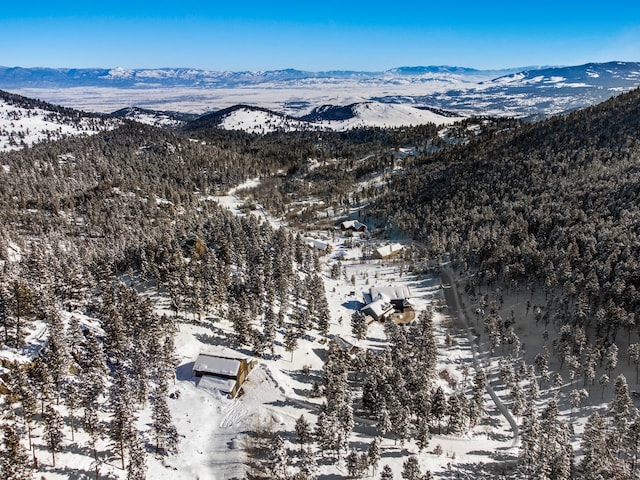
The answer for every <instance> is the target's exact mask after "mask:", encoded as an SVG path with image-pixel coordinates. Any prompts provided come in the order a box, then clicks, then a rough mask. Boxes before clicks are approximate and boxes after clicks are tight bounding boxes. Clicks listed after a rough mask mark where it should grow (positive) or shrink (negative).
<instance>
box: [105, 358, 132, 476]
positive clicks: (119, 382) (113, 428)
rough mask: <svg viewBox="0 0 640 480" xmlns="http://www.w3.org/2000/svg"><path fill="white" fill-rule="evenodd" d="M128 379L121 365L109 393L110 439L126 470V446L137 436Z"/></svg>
mask: <svg viewBox="0 0 640 480" xmlns="http://www.w3.org/2000/svg"><path fill="white" fill-rule="evenodd" d="M128 383H129V382H128V379H127V376H126V373H125V370H124V367H123V366H121V365H117V366H116V373H115V378H114V379H113V383H112V386H111V389H110V392H109V397H110V398H109V401H110V403H109V407H110V409H111V412H112V416H111V421H110V422H109V430H108V433H109V438H111V440H113V442H114V444H115V446H116V448H117V449H118V452H119V453H120V458H121V461H122V469H123V470H124V468H125V445H126V444H127V442H128V441H129V440H130V439H131V438H132V436H133V435H134V434H135V432H134V428H133V421H134V418H133V412H132V406H133V401H132V399H131V394H130V389H129V385H128Z"/></svg>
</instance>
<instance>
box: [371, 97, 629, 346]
mask: <svg viewBox="0 0 640 480" xmlns="http://www.w3.org/2000/svg"><path fill="white" fill-rule="evenodd" d="M639 132H640V91H639V90H635V91H633V92H631V93H629V94H625V95H621V96H619V97H616V98H613V99H611V100H610V101H608V102H606V103H604V104H601V105H598V106H595V107H591V108H588V109H585V110H581V111H578V112H574V113H572V114H570V115H568V116H559V117H555V118H553V119H550V120H548V121H545V122H542V123H539V124H533V125H528V124H521V125H519V126H518V127H517V128H515V129H514V130H511V131H502V132H493V133H491V134H488V135H482V136H480V137H479V138H477V139H475V140H474V141H472V142H470V143H469V144H467V145H460V146H457V147H455V148H453V149H452V150H448V151H446V152H442V153H436V154H433V155H428V156H424V157H423V158H422V159H421V161H420V162H419V163H417V164H416V165H415V166H414V167H413V168H412V169H410V170H408V171H407V172H405V173H404V174H403V175H399V176H396V177H394V178H393V179H392V181H391V182H390V183H389V184H388V187H387V190H386V193H385V194H384V195H383V196H382V197H381V198H380V199H378V200H377V201H376V202H375V205H374V206H373V207H372V209H371V212H370V214H373V215H376V216H383V217H389V218H392V219H393V221H394V222H395V223H396V224H397V226H398V227H399V228H400V229H401V230H407V231H410V232H412V233H413V235H414V236H415V237H416V238H417V239H421V240H422V241H424V242H426V243H427V244H428V245H429V247H430V249H431V251H432V252H433V254H434V255H442V254H443V253H444V252H449V253H451V255H452V257H453V258H455V259H456V260H457V261H458V262H459V263H460V264H463V265H465V266H466V268H468V269H469V270H470V271H474V272H475V271H478V272H480V274H481V275H482V276H484V277H486V278H487V279H489V280H495V279H496V278H500V279H504V280H507V281H513V282H520V283H524V284H526V283H527V282H541V283H543V284H544V286H545V288H546V289H548V290H549V291H550V290H552V289H554V288H556V287H557V288H559V289H561V291H562V294H563V298H564V305H565V306H566V308H568V309H569V312H565V313H566V314H567V315H570V316H571V321H572V322H577V323H579V324H582V325H584V326H589V325H593V326H597V332H598V335H604V336H605V337H607V338H608V339H609V341H615V338H616V333H617V332H618V330H619V329H620V328H625V329H627V330H630V329H632V328H633V327H634V325H635V312H636V311H638V308H639V307H640V295H639V294H638V290H639V289H640V277H638V254H639V253H640V252H639V248H640V243H639V242H638V232H639V231H640V198H639V195H640V171H639V170H638V168H639V167H638V166H639V165H640V136H639Z"/></svg>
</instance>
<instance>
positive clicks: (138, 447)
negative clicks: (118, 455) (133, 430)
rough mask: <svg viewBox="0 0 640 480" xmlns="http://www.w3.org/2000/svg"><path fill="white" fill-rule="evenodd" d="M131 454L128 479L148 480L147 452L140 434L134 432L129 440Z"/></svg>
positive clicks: (128, 464)
mask: <svg viewBox="0 0 640 480" xmlns="http://www.w3.org/2000/svg"><path fill="white" fill-rule="evenodd" d="M127 443H128V447H129V449H128V450H129V452H128V453H129V455H128V457H129V458H128V460H129V461H128V463H127V480H146V478H147V452H146V450H145V449H144V441H143V440H142V438H140V435H137V434H132V436H131V437H130V438H129V440H128V442H127Z"/></svg>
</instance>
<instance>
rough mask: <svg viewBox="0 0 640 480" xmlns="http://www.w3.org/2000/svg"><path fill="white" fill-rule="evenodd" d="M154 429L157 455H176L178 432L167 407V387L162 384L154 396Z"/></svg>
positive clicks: (152, 415) (152, 416) (155, 390)
mask: <svg viewBox="0 0 640 480" xmlns="http://www.w3.org/2000/svg"><path fill="white" fill-rule="evenodd" d="M151 398H152V414H151V418H152V419H153V423H152V429H153V437H154V439H155V443H156V453H158V452H159V451H160V450H162V451H163V452H167V453H175V452H176V451H177V448H178V432H177V431H176V428H175V426H174V425H173V420H172V418H171V412H170V411H169V406H168V405H167V387H166V385H165V384H164V382H161V383H160V384H159V385H158V386H157V387H156V388H155V389H154V391H153V395H152V397H151Z"/></svg>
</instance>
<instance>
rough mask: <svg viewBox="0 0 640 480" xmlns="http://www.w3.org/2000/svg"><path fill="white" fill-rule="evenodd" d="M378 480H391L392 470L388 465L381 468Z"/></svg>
mask: <svg viewBox="0 0 640 480" xmlns="http://www.w3.org/2000/svg"><path fill="white" fill-rule="evenodd" d="M380 480H393V470H391V467H390V466H389V465H385V466H384V467H382V472H381V473H380Z"/></svg>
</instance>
